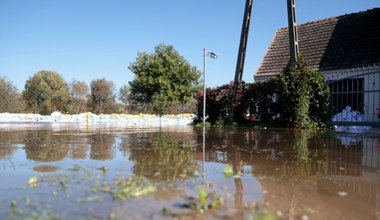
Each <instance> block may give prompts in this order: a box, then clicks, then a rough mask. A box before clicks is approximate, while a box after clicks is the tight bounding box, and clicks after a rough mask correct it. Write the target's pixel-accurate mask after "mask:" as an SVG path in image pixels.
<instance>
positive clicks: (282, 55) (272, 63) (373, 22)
mask: <svg viewBox="0 0 380 220" xmlns="http://www.w3.org/2000/svg"><path fill="white" fill-rule="evenodd" d="M298 42H299V52H300V54H301V55H302V56H303V57H304V59H305V60H306V62H307V63H308V64H309V66H310V67H311V68H312V69H313V70H317V71H319V72H321V73H322V74H323V75H324V77H325V80H326V82H328V83H329V85H330V90H331V94H332V100H333V103H334V110H333V111H334V112H333V113H337V112H340V111H341V110H342V109H344V108H345V106H351V107H352V111H358V112H360V113H361V114H362V115H364V117H365V118H363V119H362V121H363V122H375V121H377V120H379V118H378V116H377V115H376V114H374V113H375V112H376V111H377V108H380V95H379V94H380V8H374V9H370V10H367V11H363V12H358V13H352V14H347V15H342V16H337V17H331V18H327V19H323V20H319V21H315V22H309V23H305V24H301V25H299V26H298ZM289 59H290V53H289V34H288V28H281V29H279V30H277V32H276V35H275V37H274V39H273V41H272V43H271V44H270V46H269V48H268V50H267V52H266V54H265V56H264V59H263V61H262V63H261V65H260V67H259V69H258V71H257V72H256V74H255V76H254V79H255V81H256V82H258V81H265V80H267V79H269V78H272V77H275V76H277V75H278V74H279V73H280V72H281V71H282V70H283V69H284V68H285V67H286V65H287V64H288V62H289ZM379 121H380V120H379Z"/></svg>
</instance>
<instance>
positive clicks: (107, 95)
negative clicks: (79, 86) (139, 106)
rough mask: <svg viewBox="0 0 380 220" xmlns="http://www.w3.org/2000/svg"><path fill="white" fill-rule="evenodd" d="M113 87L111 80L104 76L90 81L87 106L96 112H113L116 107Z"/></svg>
mask: <svg viewBox="0 0 380 220" xmlns="http://www.w3.org/2000/svg"><path fill="white" fill-rule="evenodd" d="M114 87H115V86H114V84H113V82H112V81H107V80H106V79H104V78H102V79H96V80H93V81H91V85H90V88H91V94H90V97H89V100H88V108H89V109H90V110H91V111H92V112H94V113H96V114H103V113H106V114H107V113H113V112H114V111H115V108H116V103H115V95H114V92H113V91H114Z"/></svg>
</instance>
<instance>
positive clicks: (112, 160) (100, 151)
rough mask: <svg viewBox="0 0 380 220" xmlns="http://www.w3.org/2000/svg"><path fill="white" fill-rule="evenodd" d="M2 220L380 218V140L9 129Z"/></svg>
mask: <svg viewBox="0 0 380 220" xmlns="http://www.w3.org/2000/svg"><path fill="white" fill-rule="evenodd" d="M0 180H1V184H0V193H1V194H0V219H28V218H30V219H221V218H223V219H260V218H264V219H380V135H379V133H376V132H375V133H369V134H365V135H364V134H346V133H336V132H332V131H329V132H324V133H309V132H307V131H291V130H269V129H266V130H264V129H259V130H257V129H232V128H231V129H217V128H206V129H205V130H203V129H202V128H195V127H191V126H185V127H175V128H171V127H164V128H139V127H125V126H123V125H109V124H108V125H107V124H97V125H94V124H92V125H91V124H87V125H80V124H63V123H61V124H55V123H39V124H36V123H27V124H21V123H13V124H12V123H8V124H7V123H3V124H1V125H0Z"/></svg>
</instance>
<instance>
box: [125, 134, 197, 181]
mask: <svg viewBox="0 0 380 220" xmlns="http://www.w3.org/2000/svg"><path fill="white" fill-rule="evenodd" d="M190 137H191V136H190ZM188 138H189V137H188V136H186V135H185V134H181V133H166V132H157V133H145V134H140V135H138V136H137V137H135V138H133V139H132V142H131V143H130V145H129V152H130V156H129V159H130V160H132V161H133V162H134V167H133V172H134V173H135V174H136V175H142V176H145V177H147V178H149V179H150V180H153V181H157V180H160V181H162V180H164V181H174V180H177V179H184V178H188V177H190V176H193V175H194V173H195V171H198V170H199V165H198V163H197V161H196V160H195V155H196V154H195V146H194V145H195V143H194V142H193V141H192V140H191V139H188Z"/></svg>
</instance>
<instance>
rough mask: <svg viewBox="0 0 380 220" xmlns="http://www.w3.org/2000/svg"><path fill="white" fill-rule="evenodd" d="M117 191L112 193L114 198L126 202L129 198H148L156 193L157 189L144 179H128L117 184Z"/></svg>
mask: <svg viewBox="0 0 380 220" xmlns="http://www.w3.org/2000/svg"><path fill="white" fill-rule="evenodd" d="M116 186H117V188H116V190H114V191H113V192H112V194H113V196H114V198H116V199H119V200H125V199H127V198H129V197H140V196H146V195H148V194H150V193H153V192H155V191H156V187H155V186H154V185H151V184H150V183H149V182H148V181H147V180H146V179H145V178H143V177H132V176H130V177H128V178H127V179H125V180H124V179H120V180H118V181H117V183H116Z"/></svg>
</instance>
